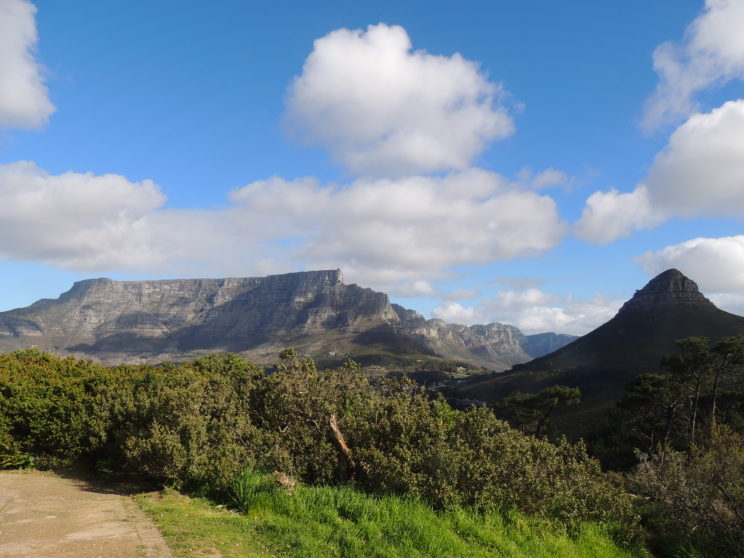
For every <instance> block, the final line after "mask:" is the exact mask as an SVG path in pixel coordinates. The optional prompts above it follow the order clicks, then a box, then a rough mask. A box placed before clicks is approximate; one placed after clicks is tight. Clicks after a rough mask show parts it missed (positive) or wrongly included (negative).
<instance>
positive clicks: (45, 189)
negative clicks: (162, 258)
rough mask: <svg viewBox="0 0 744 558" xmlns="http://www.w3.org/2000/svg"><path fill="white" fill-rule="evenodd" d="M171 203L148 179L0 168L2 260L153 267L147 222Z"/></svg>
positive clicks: (74, 265)
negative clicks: (157, 210)
mask: <svg viewBox="0 0 744 558" xmlns="http://www.w3.org/2000/svg"><path fill="white" fill-rule="evenodd" d="M164 201H165V197H164V196H163V194H162V193H161V192H160V190H159V189H158V187H157V186H156V185H155V184H154V183H153V182H152V181H149V180H145V181H142V182H130V181H128V180H127V179H125V178H124V177H122V176H118V175H113V174H109V175H103V176H94V175H92V174H79V173H72V172H68V173H64V174H60V175H56V176H51V175H48V174H47V173H46V172H44V171H43V170H42V169H40V168H39V167H37V166H36V165H35V164H34V163H31V162H27V161H24V162H18V163H11V164H7V165H0V231H2V232H1V233H0V253H1V254H2V255H3V256H4V257H5V258H13V259H19V260H41V261H45V262H47V263H51V264H53V265H59V266H61V267H66V268H74V269H80V270H91V269H96V268H105V267H110V266H116V265H117V264H119V263H121V260H122V259H124V260H126V261H127V263H128V264H129V265H143V264H144V265H146V264H148V263H149V262H150V259H151V257H152V254H151V253H150V251H149V249H148V247H147V240H149V238H147V237H149V235H150V231H149V230H148V229H147V227H146V226H145V225H144V223H143V219H144V218H146V217H147V216H148V215H150V214H152V212H153V211H155V210H156V209H157V208H158V207H160V206H161V205H162V204H163V202H164Z"/></svg>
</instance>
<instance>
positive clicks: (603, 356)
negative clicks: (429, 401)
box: [460, 269, 744, 412]
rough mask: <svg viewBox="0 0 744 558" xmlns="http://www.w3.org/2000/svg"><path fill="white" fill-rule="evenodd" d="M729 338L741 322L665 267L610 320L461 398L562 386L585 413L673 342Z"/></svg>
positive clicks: (654, 364) (742, 327)
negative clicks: (578, 396)
mask: <svg viewBox="0 0 744 558" xmlns="http://www.w3.org/2000/svg"><path fill="white" fill-rule="evenodd" d="M730 335H744V317H742V316H736V315H734V314H729V313H728V312H724V311H723V310H720V309H718V308H716V306H715V305H714V304H713V303H712V302H711V301H710V300H708V299H707V298H705V296H703V294H702V293H700V291H699V290H698V287H697V284H695V282H694V281H692V280H691V279H689V278H687V277H685V276H684V275H683V274H682V273H681V272H679V271H678V270H676V269H669V270H667V271H665V272H663V273H661V274H659V275H658V276H656V277H654V278H653V279H652V280H651V281H649V282H648V284H647V285H646V286H645V287H643V288H642V289H641V290H639V291H636V293H635V295H634V296H633V297H632V298H631V299H630V300H628V301H627V302H626V303H625V304H624V305H623V306H622V307H621V308H620V310H619V311H618V313H617V315H616V316H615V317H614V318H612V319H611V320H610V321H609V322H607V323H605V324H604V325H602V326H600V327H598V328H597V329H595V330H594V331H592V332H590V333H588V334H586V335H584V336H583V337H580V338H578V339H576V340H575V341H573V342H572V343H570V344H568V345H566V346H564V347H562V348H560V349H558V350H556V351H554V352H551V353H549V354H546V355H544V356H542V357H539V358H536V359H535V360H533V361H530V362H528V363H525V364H518V365H516V366H514V367H513V368H512V369H511V370H510V371H509V372H507V373H505V374H503V375H500V376H499V377H497V378H492V379H489V380H484V381H481V382H476V383H473V384H471V385H468V386H466V387H464V388H463V390H462V392H461V393H460V396H461V397H468V398H473V399H482V400H485V401H494V400H497V399H500V398H501V397H504V396H505V395H508V394H509V393H512V392H514V391H523V392H536V391H539V390H541V389H544V388H546V387H550V386H553V385H559V384H561V385H568V386H578V387H579V388H581V390H582V392H583V393H584V401H585V402H586V403H585V404H582V405H584V408H586V406H587V405H591V406H594V408H595V409H598V408H599V407H601V406H602V405H604V407H605V408H606V406H607V405H609V404H611V403H612V402H614V401H616V400H617V399H619V398H620V397H621V396H622V395H623V393H624V388H625V384H627V383H628V382H629V381H630V380H632V379H633V378H634V377H636V376H638V375H639V374H643V373H647V372H659V371H660V369H659V364H660V362H661V359H662V357H664V356H665V355H669V354H674V353H675V352H676V351H677V345H676V340H677V339H682V338H684V337H691V336H702V337H709V338H710V339H711V340H713V341H716V340H718V339H721V338H722V337H726V336H730ZM576 409H577V410H578V412H581V411H582V408H581V407H578V408H576ZM571 412H573V410H572V411H571Z"/></svg>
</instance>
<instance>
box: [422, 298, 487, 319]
mask: <svg viewBox="0 0 744 558" xmlns="http://www.w3.org/2000/svg"><path fill="white" fill-rule="evenodd" d="M431 313H432V315H433V316H434V317H435V318H439V319H440V320H444V321H445V322H448V323H451V324H465V325H471V324H475V323H479V322H482V321H483V317H482V314H481V313H480V312H479V311H478V310H476V309H475V308H465V307H464V306H463V305H462V304H460V303H459V302H455V301H454V300H444V301H442V303H441V304H440V305H439V306H437V307H436V308H434V309H433V310H432V311H431Z"/></svg>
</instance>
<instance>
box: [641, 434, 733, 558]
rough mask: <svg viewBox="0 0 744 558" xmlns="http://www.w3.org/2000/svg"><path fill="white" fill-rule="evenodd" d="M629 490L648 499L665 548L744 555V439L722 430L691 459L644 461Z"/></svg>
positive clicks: (656, 456)
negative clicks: (631, 489) (685, 548)
mask: <svg viewBox="0 0 744 558" xmlns="http://www.w3.org/2000/svg"><path fill="white" fill-rule="evenodd" d="M631 487H632V488H633V489H634V490H635V491H637V492H638V494H639V495H640V496H643V497H644V499H645V502H646V506H645V507H646V510H645V511H646V516H647V521H648V522H649V523H650V525H651V526H652V530H653V531H654V532H655V534H656V539H657V540H656V543H657V544H658V545H660V546H661V547H665V548H669V547H675V548H677V550H679V549H680V548H684V547H687V548H691V549H696V550H697V551H699V554H701V555H711V556H743V555H744V436H742V435H740V434H735V433H733V432H731V431H729V430H726V429H723V428H722V429H720V430H718V431H717V432H716V433H715V435H714V436H713V438H712V439H711V441H710V443H709V444H706V445H705V446H695V447H693V448H692V449H691V451H690V452H689V453H687V452H678V451H675V450H671V449H667V450H659V451H657V452H655V453H653V454H651V455H645V456H643V458H642V461H641V464H640V465H639V466H638V467H637V469H636V471H635V472H634V474H633V475H632V477H631Z"/></svg>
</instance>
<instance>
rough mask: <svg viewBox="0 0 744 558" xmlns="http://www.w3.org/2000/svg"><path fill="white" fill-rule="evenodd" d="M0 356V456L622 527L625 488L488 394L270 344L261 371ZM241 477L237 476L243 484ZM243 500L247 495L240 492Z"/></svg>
mask: <svg viewBox="0 0 744 558" xmlns="http://www.w3.org/2000/svg"><path fill="white" fill-rule="evenodd" d="M2 359H3V360H2V361H0V397H2V403H3V405H2V407H0V452H2V453H0V457H1V458H3V460H4V461H2V462H5V463H7V464H8V465H9V466H15V465H17V464H18V460H19V459H25V458H26V456H29V457H31V458H33V459H37V460H38V461H39V462H40V463H43V464H47V465H54V464H70V463H72V462H74V461H75V460H79V459H85V460H88V461H90V462H92V464H93V465H94V466H95V467H96V468H97V469H98V470H99V471H107V472H111V473H125V474H137V475H140V476H141V477H143V478H145V479H148V480H150V481H154V482H158V483H160V484H162V485H165V486H172V487H177V488H179V489H183V490H187V491H189V492H191V493H197V494H209V495H213V496H217V497H219V498H229V497H230V496H232V498H233V500H234V499H237V500H238V501H244V502H250V501H251V499H252V498H253V497H254V495H252V494H253V493H252V492H250V491H249V492H243V493H239V491H238V490H237V489H236V486H238V485H235V484H234V482H233V481H234V480H235V479H236V478H238V480H240V477H239V475H240V473H241V471H243V470H244V469H246V468H262V469H265V470H269V471H277V472H279V473H281V474H283V475H287V476H289V477H293V478H296V479H298V480H300V481H302V482H305V483H308V484H314V485H338V484H343V483H347V482H350V483H352V484H353V485H355V486H356V487H358V488H359V489H363V490H365V491H367V492H371V493H375V494H378V495H383V494H397V495H400V496H406V497H413V498H418V499H420V500H422V501H423V502H426V503H428V504H429V505H432V506H434V507H435V508H444V509H450V508H456V507H463V506H464V507H469V508H475V509H478V510H480V511H481V512H484V513H487V512H492V511H498V512H501V513H504V514H509V513H513V512H515V511H519V512H524V513H529V514H532V515H534V516H539V517H542V518H545V519H550V520H556V521H559V522H561V523H562V524H563V525H565V526H567V527H569V528H570V529H574V530H575V529H578V528H579V526H580V525H581V524H582V522H584V521H586V520H593V521H603V522H608V523H612V524H614V525H617V526H618V529H619V530H618V531H617V532H618V533H620V532H621V531H622V536H624V537H625V538H626V539H630V538H632V536H633V535H634V533H635V531H634V528H635V527H634V526H635V515H634V513H633V511H632V509H631V505H630V501H629V499H628V497H626V496H624V495H623V494H622V492H621V491H619V490H618V489H616V488H614V487H613V486H611V485H610V484H609V483H607V482H606V480H605V478H604V476H603V474H602V473H601V471H600V469H599V465H598V463H597V462H596V461H594V460H593V459H591V458H589V457H588V456H587V453H586V450H585V448H584V447H583V445H582V444H577V445H572V444H569V443H567V442H565V441H563V442H561V443H559V444H557V445H554V444H551V443H549V442H548V441H547V440H544V439H540V438H536V437H534V436H525V435H524V434H522V433H520V432H518V431H516V430H514V429H512V428H510V427H509V425H508V424H507V423H506V422H504V421H501V420H499V419H498V418H496V417H495V415H494V414H493V412H492V411H491V410H490V409H476V408H471V409H469V410H467V411H465V412H461V411H456V410H453V409H452V408H451V407H450V406H449V405H448V404H447V403H446V402H445V401H444V400H443V399H441V398H440V399H436V400H432V399H430V397H429V396H428V394H427V393H426V392H425V391H424V390H423V389H422V388H420V387H419V386H417V385H416V384H415V383H413V382H411V381H410V380H406V379H393V380H381V381H379V382H377V383H375V384H372V383H370V381H369V380H367V379H366V378H365V377H364V376H362V375H361V374H359V373H356V372H355V371H354V370H355V367H354V366H353V364H352V363H348V364H347V365H346V366H345V368H344V369H343V370H341V371H329V370H317V369H316V367H315V365H314V362H313V361H312V360H310V359H307V358H301V357H299V356H298V355H297V353H296V351H294V350H292V349H288V350H285V351H283V352H282V354H281V362H280V363H279V364H278V365H277V366H276V372H275V373H273V374H264V373H263V371H261V370H259V369H257V368H256V367H255V366H254V365H253V364H251V363H249V362H246V361H244V360H242V359H241V358H239V357H237V356H236V355H211V356H208V357H203V358H201V359H197V360H195V361H193V362H189V363H183V364H179V365H174V364H166V365H163V366H159V367H154V366H119V367H115V368H105V367H102V366H98V365H95V364H93V363H90V362H89V361H77V360H75V359H58V358H56V357H52V356H50V355H45V354H44V353H40V352H38V351H30V352H29V351H25V352H19V353H14V354H12V355H6V356H4V357H2ZM245 486H247V485H245ZM244 505H248V504H244Z"/></svg>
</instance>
